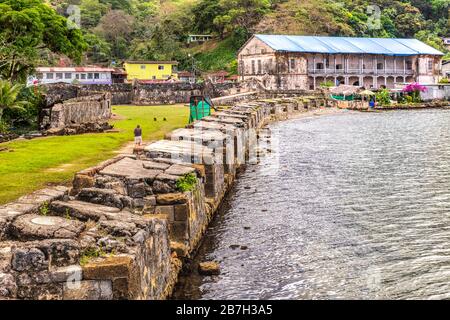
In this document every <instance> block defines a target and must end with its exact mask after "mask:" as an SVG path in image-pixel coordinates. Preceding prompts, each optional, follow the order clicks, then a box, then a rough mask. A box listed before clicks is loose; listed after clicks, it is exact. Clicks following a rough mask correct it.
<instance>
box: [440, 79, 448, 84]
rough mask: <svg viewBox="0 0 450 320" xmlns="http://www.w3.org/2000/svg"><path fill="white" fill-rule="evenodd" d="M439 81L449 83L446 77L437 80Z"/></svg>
mask: <svg viewBox="0 0 450 320" xmlns="http://www.w3.org/2000/svg"><path fill="white" fill-rule="evenodd" d="M439 83H450V80H448V78H442V79H441V80H439Z"/></svg>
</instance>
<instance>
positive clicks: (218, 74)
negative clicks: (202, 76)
mask: <svg viewBox="0 0 450 320" xmlns="http://www.w3.org/2000/svg"><path fill="white" fill-rule="evenodd" d="M227 75H228V72H227V71H225V70H220V71H215V72H210V73H208V76H222V77H226V76H227Z"/></svg>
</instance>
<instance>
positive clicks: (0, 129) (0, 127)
mask: <svg viewBox="0 0 450 320" xmlns="http://www.w3.org/2000/svg"><path fill="white" fill-rule="evenodd" d="M8 131H9V125H8V124H7V123H6V122H5V121H3V120H0V134H1V133H8Z"/></svg>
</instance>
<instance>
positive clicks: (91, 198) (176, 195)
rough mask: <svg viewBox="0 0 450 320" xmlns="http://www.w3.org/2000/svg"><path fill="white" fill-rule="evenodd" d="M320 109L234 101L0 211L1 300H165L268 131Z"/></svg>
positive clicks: (293, 101)
mask: <svg viewBox="0 0 450 320" xmlns="http://www.w3.org/2000/svg"><path fill="white" fill-rule="evenodd" d="M327 103H328V102H327V101H326V100H324V99H321V98H311V99H307V98H279V99H260V100H253V101H247V102H239V103H237V104H235V105H234V106H233V107H230V108H227V109H224V110H222V111H219V112H216V113H214V114H213V115H212V116H209V117H206V118H204V119H202V120H201V121H197V122H195V123H193V124H191V125H188V126H187V127H186V128H182V129H177V130H174V131H172V132H171V133H169V134H168V135H167V136H166V139H164V140H160V141H157V142H154V143H152V144H150V145H147V146H145V148H143V149H142V150H141V152H138V154H134V155H120V156H117V157H115V158H113V159H110V160H108V161H105V162H103V163H101V164H99V165H97V166H95V167H92V168H89V169H86V170H83V171H81V172H78V173H77V174H76V175H75V177H74V180H73V184H72V186H71V187H70V188H67V187H62V186H61V187H51V188H47V189H44V190H40V191H36V192H34V193H32V194H30V195H27V196H24V197H22V198H20V199H18V200H17V201H15V202H12V203H9V204H6V205H4V206H0V298H3V299H150V300H154V299H167V298H169V297H170V295H171V293H172V290H173V287H174V285H175V284H176V282H177V276H178V273H179V272H180V270H181V267H182V265H183V262H184V261H186V259H189V258H190V257H191V256H192V255H193V254H194V253H195V250H196V248H197V246H198V244H199V241H200V240H201V238H202V235H203V234H204V232H205V230H206V228H207V226H208V223H209V222H210V220H211V219H212V218H213V215H214V213H215V212H216V211H217V209H218V207H219V205H220V204H221V202H222V199H223V198H224V197H225V195H226V193H227V191H228V190H230V188H231V186H232V185H233V181H234V180H235V178H236V172H238V170H240V169H242V168H244V167H245V164H246V163H247V162H248V161H257V158H258V156H259V152H264V150H261V146H260V145H258V143H257V142H258V139H266V140H267V139H270V131H269V129H268V128H267V127H265V126H266V124H267V123H269V122H270V121H274V120H282V119H287V118H288V117H290V116H291V115H294V114H297V113H302V112H305V111H308V110H310V109H315V108H318V107H321V106H325V105H326V104H327ZM269 148H270V147H269ZM266 151H267V150H266Z"/></svg>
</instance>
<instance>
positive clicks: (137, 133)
mask: <svg viewBox="0 0 450 320" xmlns="http://www.w3.org/2000/svg"><path fill="white" fill-rule="evenodd" d="M141 144H142V129H141V126H140V125H137V127H136V129H134V145H135V146H140V145H141Z"/></svg>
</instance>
